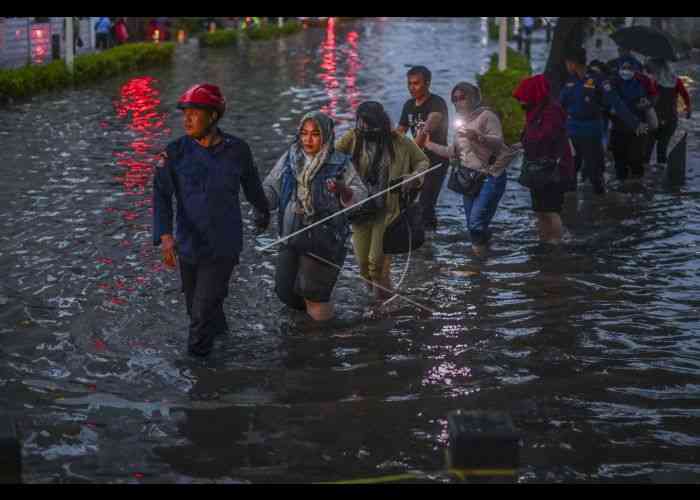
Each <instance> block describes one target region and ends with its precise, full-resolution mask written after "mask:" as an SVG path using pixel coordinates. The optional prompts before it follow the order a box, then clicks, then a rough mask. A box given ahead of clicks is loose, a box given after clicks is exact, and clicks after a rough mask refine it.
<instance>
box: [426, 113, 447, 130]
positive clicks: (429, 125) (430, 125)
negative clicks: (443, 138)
mask: <svg viewBox="0 0 700 500" xmlns="http://www.w3.org/2000/svg"><path fill="white" fill-rule="evenodd" d="M443 116H444V115H443V114H442V113H439V112H437V111H433V112H431V113H428V118H427V119H426V120H425V128H423V132H424V133H426V134H430V133H431V132H435V131H436V130H437V129H438V128H439V127H440V122H441V121H442V118H443Z"/></svg>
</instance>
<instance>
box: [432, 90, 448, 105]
mask: <svg viewBox="0 0 700 500" xmlns="http://www.w3.org/2000/svg"><path fill="white" fill-rule="evenodd" d="M428 102H431V103H433V105H438V106H439V107H441V108H442V107H444V108H447V101H445V99H443V98H442V97H441V96H439V95H437V94H434V93H432V92H431V93H430V97H429V98H428Z"/></svg>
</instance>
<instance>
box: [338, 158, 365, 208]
mask: <svg viewBox="0 0 700 500" xmlns="http://www.w3.org/2000/svg"><path fill="white" fill-rule="evenodd" d="M343 183H344V184H345V185H346V186H347V187H348V188H350V190H351V191H352V198H350V200H349V201H347V202H346V201H344V200H343V197H342V196H341V197H340V204H341V205H342V206H343V207H349V206H350V205H353V204H355V203H358V202H360V201H362V200H364V199H365V198H367V196H368V195H369V193H368V192H367V187H366V186H365V183H364V182H362V179H361V178H360V176H359V174H358V173H357V171H356V170H355V167H354V166H353V164H352V163H350V164H349V165H348V167H347V168H346V169H345V172H344V173H343Z"/></svg>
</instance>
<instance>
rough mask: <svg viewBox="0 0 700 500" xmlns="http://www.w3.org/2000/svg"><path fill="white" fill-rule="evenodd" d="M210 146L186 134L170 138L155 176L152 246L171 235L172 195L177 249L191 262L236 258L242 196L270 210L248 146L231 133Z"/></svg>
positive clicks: (259, 206) (256, 205) (241, 232)
mask: <svg viewBox="0 0 700 500" xmlns="http://www.w3.org/2000/svg"><path fill="white" fill-rule="evenodd" d="M222 137H223V140H222V141H221V142H220V143H219V144H217V145H215V146H212V147H210V148H204V147H202V146H200V145H199V144H198V143H197V142H196V141H195V140H194V139H191V138H190V137H187V136H183V137H181V138H180V139H177V140H175V141H173V142H171V143H170V144H169V145H168V147H167V148H166V150H165V154H164V155H163V156H164V160H163V162H161V164H160V165H159V167H158V168H156V172H155V176H154V179H153V244H154V245H159V244H160V237H161V236H162V235H164V234H172V233H173V206H172V198H173V196H176V198H177V235H176V238H175V239H176V241H177V251H178V254H179V255H180V256H181V257H183V258H185V260H189V261H192V262H196V261H198V260H200V259H206V258H212V257H238V255H239V254H240V252H241V248H242V246H243V224H242V222H241V207H240V199H239V191H240V187H241V186H242V187H243V192H244V193H245V197H246V199H247V200H248V201H249V202H250V203H251V204H252V205H253V206H254V207H255V208H256V209H257V210H259V211H268V210H269V209H268V205H267V199H266V198H265V193H264V192H263V188H262V184H261V182H260V177H259V175H258V171H257V168H256V167H255V164H254V163H253V156H252V154H251V151H250V147H248V144H247V143H246V142H245V141H243V140H241V139H239V138H237V137H234V136H232V135H228V134H222Z"/></svg>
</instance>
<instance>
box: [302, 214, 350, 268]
mask: <svg viewBox="0 0 700 500" xmlns="http://www.w3.org/2000/svg"><path fill="white" fill-rule="evenodd" d="M328 215H329V214H324V215H318V216H317V217H314V219H313V221H312V222H311V223H310V224H308V225H311V224H312V223H313V222H316V221H319V220H321V219H323V218H324V217H326V216H328ZM338 217H343V216H342V215H340V216H338ZM301 219H302V216H301V215H297V217H295V223H294V231H292V232H296V231H299V230H300V229H302V228H303V227H304V226H303V225H302V224H301ZM337 224H338V221H336V220H335V219H330V220H328V221H327V222H324V223H323V224H318V225H316V226H314V227H312V228H311V229H307V230H305V231H303V232H302V233H299V234H297V235H296V236H293V237H292V238H290V239H289V246H291V247H292V248H293V249H294V250H296V251H297V252H299V253H302V254H313V255H317V256H318V257H321V258H322V259H324V260H328V261H331V262H334V263H335V261H336V260H338V256H339V255H340V253H341V250H342V249H343V247H344V246H345V238H343V235H342V234H341V231H339V230H338V227H337Z"/></svg>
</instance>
